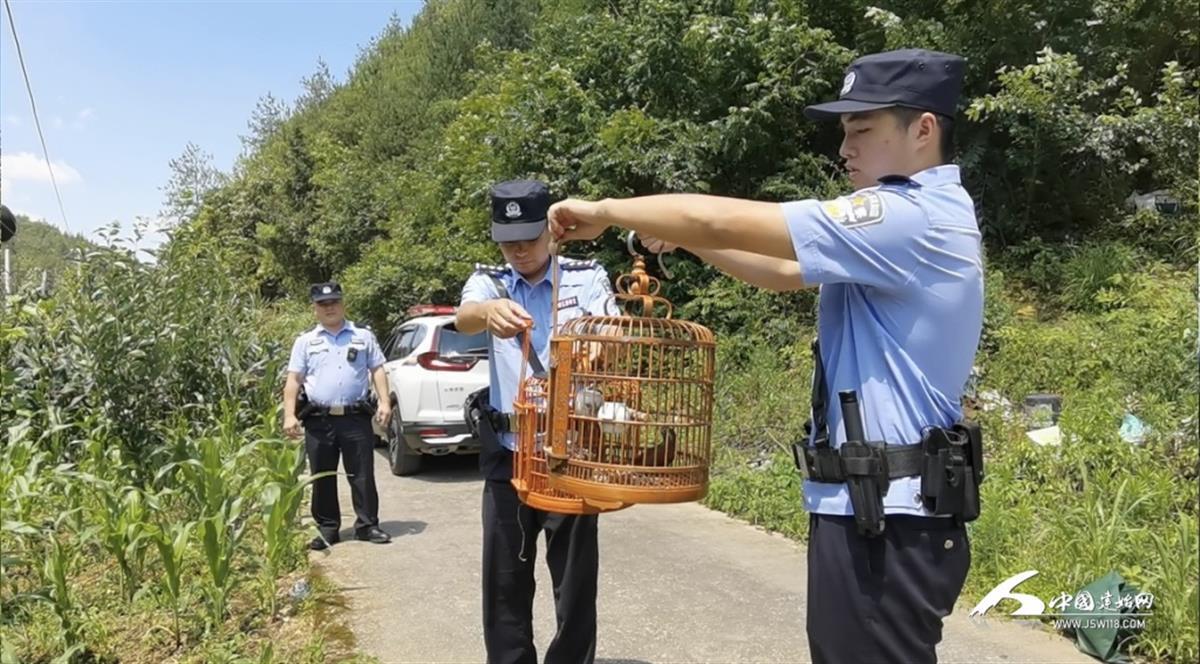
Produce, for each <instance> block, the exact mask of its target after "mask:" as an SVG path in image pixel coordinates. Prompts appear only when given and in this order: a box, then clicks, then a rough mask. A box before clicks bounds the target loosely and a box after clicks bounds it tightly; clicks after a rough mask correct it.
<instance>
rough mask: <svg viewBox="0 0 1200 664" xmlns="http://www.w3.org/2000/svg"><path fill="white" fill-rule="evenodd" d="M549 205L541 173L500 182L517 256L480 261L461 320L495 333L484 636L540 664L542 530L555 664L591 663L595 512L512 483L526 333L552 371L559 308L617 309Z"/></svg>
mask: <svg viewBox="0 0 1200 664" xmlns="http://www.w3.org/2000/svg"><path fill="white" fill-rule="evenodd" d="M549 206H550V192H549V189H548V188H547V187H546V185H545V184H543V183H541V182H538V181H533V180H516V181H509V182H501V183H499V184H497V185H495V186H494V187H493V188H492V190H491V208H492V215H491V217H492V226H491V234H492V240H494V241H495V242H497V243H498V244H499V245H500V252H501V253H502V254H503V255H504V259H505V260H506V261H507V264H506V265H504V266H502V267H501V266H486V265H480V266H477V268H476V270H475V273H474V274H472V275H471V277H470V278H469V279H468V280H467V283H466V284H465V285H464V286H463V291H462V303H461V306H460V307H459V309H458V314H457V319H456V325H457V327H458V330H459V331H460V332H462V333H464V334H475V333H477V332H481V331H483V330H487V332H488V333H489V345H488V366H489V371H490V380H489V387H488V390H487V392H486V394H487V400H486V402H485V403H482V404H480V408H479V410H481V411H482V417H481V418H480V420H479V423H478V426H479V436H480V439H481V443H482V445H481V447H482V449H481V452H480V469H481V471H482V472H483V475H484V488H483V638H484V645H485V647H486V649H487V661H488V662H489V663H490V664H535V663H536V662H537V661H538V660H537V651H536V649H535V647H534V644H533V598H534V568H533V561H534V559H535V558H536V554H537V537H538V533H539V532H542V531H545V533H546V563H547V565H548V566H549V568H550V576H551V578H552V579H553V583H554V600H555V615H556V617H557V619H558V631H557V633H556V634H555V636H554V639H553V641H551V642H550V646H549V647H548V648H547V650H546V657H545V661H546V662H547V664H580V663H586V662H592V661H593V660H594V658H595V651H596V587H597V574H598V572H599V549H598V546H597V519H596V515H584V516H572V515H564V514H555V513H550V512H544V511H541V510H536V509H533V508H531V507H528V506H526V505H523V504H522V503H521V502H520V499H519V498H518V497H517V492H516V490H515V489H514V488H513V486H512V484H511V480H512V478H513V451H514V449H515V443H516V440H515V436H514V435H513V433H512V430H511V426H510V425H511V420H512V417H513V401H514V399H515V398H516V395H517V386H518V383H519V381H520V380H521V376H520V372H521V364H522V350H521V339H522V335H525V334H528V335H531V337H532V338H531V339H530V347H531V355H530V362H529V364H530V365H531V366H530V367H529V370H530V371H531V372H533V373H544V371H545V367H547V366H549V360H550V356H549V352H550V348H549V346H550V336H551V334H552V333H553V330H551V329H550V328H551V321H552V312H553V310H554V309H555V308H557V310H558V320H559V321H560V322H565V321H567V320H570V319H572V318H576V317H579V316H589V315H592V316H601V315H617V314H618V313H619V311H618V309H617V307H616V303H615V300H614V298H613V294H612V287H611V284H610V283H609V279H608V273H607V272H606V271H605V270H604V268H603V267H601V266H600V265H598V264H597V263H595V262H594V261H590V260H568V259H559V258H558V256H557V255H552V253H551V246H550V234H549V232H548V230H547V224H546V212H547V209H548V208H549ZM556 253H557V252H555V254H556ZM552 271H557V272H558V280H559V292H558V301H557V302H555V301H552V299H553V298H552V297H551V293H552V279H553V272H552Z"/></svg>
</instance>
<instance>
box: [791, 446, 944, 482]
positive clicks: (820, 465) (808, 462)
mask: <svg viewBox="0 0 1200 664" xmlns="http://www.w3.org/2000/svg"><path fill="white" fill-rule="evenodd" d="M877 449H879V448H877ZM880 451H881V452H882V454H878V455H872V456H843V455H842V454H841V451H840V448H839V449H834V448H832V447H811V446H808V445H794V446H792V453H793V454H794V455H795V459H796V467H797V468H799V469H800V474H801V475H802V476H803V477H804V479H806V480H809V481H812V482H821V483H825V484H841V483H843V482H845V481H846V479H847V478H849V477H854V476H862V475H871V476H881V475H882V476H885V477H887V478H888V479H889V480H894V479H899V478H901V477H915V476H918V475H920V474H921V473H922V471H923V469H924V465H925V459H924V451H923V450H922V449H921V445H919V444H917V445H897V446H895V447H885V448H881V449H880ZM880 471H883V472H880Z"/></svg>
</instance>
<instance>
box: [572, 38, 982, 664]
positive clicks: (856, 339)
mask: <svg viewBox="0 0 1200 664" xmlns="http://www.w3.org/2000/svg"><path fill="white" fill-rule="evenodd" d="M963 72H964V61H963V59H962V58H960V57H958V56H954V55H948V54H945V53H937V52H931V51H924V50H915V49H911V50H901V51H892V52H888V53H878V54H874V55H869V56H865V57H862V58H859V59H857V60H855V61H854V62H853V63H851V65H850V67H849V69H848V70H847V71H846V73H845V79H844V80H843V83H842V86H841V94H840V98H839V99H838V100H836V101H832V102H829V103H824V104H818V105H815V106H810V107H808V108H807V109H806V114H807V115H808V116H809V117H810V118H812V119H814V120H828V121H839V122H840V124H841V128H842V130H843V133H844V138H843V140H842V144H841V149H840V156H841V157H842V159H844V160H845V167H846V171H847V174H848V176H849V179H850V181H851V182H852V184H853V185H854V187H855V189H856V191H854V192H853V193H850V194H847V195H845V196H840V197H838V198H834V199H831V200H826V201H820V200H801V201H793V202H788V203H783V204H779V203H768V202H756V201H746V200H736V199H730V198H719V197H713V196H695V195H667V196H649V197H642V198H633V199H627V200H603V201H598V202H591V201H582V200H566V201H563V202H561V203H558V204H556V205H555V206H554V207H553V208H551V210H550V214H549V216H550V224H551V227H552V232H553V233H554V234H555V236H556V237H558V238H560V239H592V238H595V237H597V236H599V235H600V234H601V233H602V232H603V231H604V230H605V229H606V228H608V227H609V226H619V227H624V228H628V229H632V230H634V231H637V232H638V233H639V234H640V235H642V236H643V237H644V238H646V239H645V242H646V243H647V244H648V246H650V247H651V248H652V249H654V250H670V249H672V248H673V247H674V246H682V247H684V248H685V249H687V250H689V251H691V252H692V253H694V254H695V255H697V256H698V257H700V258H701V259H703V260H705V261H706V262H708V263H710V264H712V265H714V266H716V267H718V268H719V269H721V270H723V271H724V272H726V273H728V274H730V275H732V276H734V277H736V278H739V279H741V280H743V281H746V282H748V283H750V284H754V285H758V286H761V287H764V288H768V289H771V290H777V291H789V290H798V289H801V288H805V287H810V286H820V296H819V313H818V319H819V320H818V341H817V342H815V343H814V348H813V350H814V359H815V371H814V377H813V378H814V380H813V390H812V402H813V418H812V421H811V423H810V425H809V426H808V429H809V435H808V440H807V441H805V442H803V443H800V444H797V445H796V461H797V465H798V466H799V467H800V469H801V472H802V473H803V475H804V478H805V481H804V504H805V507H806V508H807V509H808V511H809V512H810V520H809V545H808V560H809V562H808V638H809V643H810V645H811V649H812V655H813V659H814V660H815V661H817V662H905V663H913V662H934V661H936V659H937V654H936V650H935V647H936V645H937V644H938V642H939V641H940V640H941V636H942V620H943V618H944V617H945V616H947V615H949V613H950V612H951V610H952V609H953V607H954V603H955V600H956V599H957V598H958V595H959V592H960V591H961V590H962V586H963V583H964V581H965V579H966V575H967V570H968V568H969V566H970V551H969V548H968V542H967V533H966V529H965V526H964V522H966V521H970V520H972V519H974V518H976V517H977V516H978V512H979V496H978V484H979V482H980V481H981V480H982V472H983V462H982V451H981V440H980V435H979V429H978V427H977V426H975V425H973V424H972V423H970V422H968V421H966V420H963V419H962V417H963V413H962V407H961V404H960V398H961V395H962V390H963V387H964V385H965V383H966V381H967V377H968V374H969V372H970V369H971V366H972V362H973V359H974V356H975V352H976V348H977V346H978V343H979V336H980V331H981V326H982V314H983V266H982V260H981V254H980V233H979V228H978V225H977V223H976V219H975V206H974V204H973V202H972V201H971V197H970V196H969V195H968V193H967V191H966V190H965V189H964V188H963V186H962V184H961V182H960V179H959V178H960V176H959V169H958V167H957V166H955V165H953V164H952V163H950V162H951V143H952V131H953V126H954V120H953V118H954V115H955V111H956V107H957V104H958V98H959V94H960V90H961V87H962V80H963ZM650 238H656V239H650ZM830 395H836V398H831V396H830Z"/></svg>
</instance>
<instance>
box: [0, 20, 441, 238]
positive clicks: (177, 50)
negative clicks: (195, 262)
mask: <svg viewBox="0 0 1200 664" xmlns="http://www.w3.org/2000/svg"><path fill="white" fill-rule="evenodd" d="M421 4H422V3H421V2H416V1H414V2H362V1H359V2H354V1H349V2H266V1H260V2H241V1H237V2H217V1H206V2H168V1H165V0H164V1H155V2H109V1H74V2H59V1H55V0H36V1H30V0H12V12H13V19H14V22H15V23H16V27H17V36H18V37H19V38H20V40H21V48H22V51H23V52H24V55H25V64H26V66H27V68H28V71H29V77H30V81H31V83H32V84H33V93H34V98H35V99H36V101H37V105H38V115H39V116H40V118H41V121H42V129H43V131H44V133H45V135H46V143H47V146H48V147H49V150H50V159H51V162H52V163H53V164H54V167H55V171H54V172H55V177H56V178H57V179H58V184H59V189H60V191H61V192H62V197H63V205H64V207H65V208H66V214H67V221H68V222H69V230H71V231H72V232H76V233H83V234H85V235H87V236H89V237H91V236H92V233H93V231H95V230H96V229H97V228H100V227H102V226H105V225H107V224H109V223H110V222H112V221H114V220H115V221H120V222H121V225H122V227H123V228H124V229H125V234H128V233H129V229H130V227H131V225H132V222H133V221H134V219H135V218H136V217H146V218H150V219H155V218H157V216H158V212H159V210H160V209H161V208H162V198H163V196H162V191H161V187H162V186H163V185H165V184H166V182H167V180H168V179H169V177H170V171H169V168H168V162H169V161H170V160H171V159H173V158H174V157H177V156H178V155H179V154H181V153H182V152H183V149H184V147H185V146H186V145H187V143H188V142H189V141H191V142H193V143H196V144H197V145H199V146H200V147H201V148H203V149H204V150H205V151H207V152H209V153H211V154H212V155H213V157H214V164H215V165H216V166H217V167H218V168H220V169H222V170H225V171H228V170H229V169H230V168H231V167H232V165H233V163H234V159H235V158H236V157H237V155H238V153H239V152H240V151H241V147H242V146H241V141H240V139H239V137H240V136H241V135H244V134H246V133H247V129H246V122H247V120H248V119H249V118H250V113H251V111H252V110H253V109H254V105H255V103H256V102H257V101H258V99H259V98H260V97H262V96H263V95H265V94H266V93H268V92H270V93H271V94H273V95H274V96H275V97H277V98H280V99H282V100H285V101H287V102H289V103H290V102H291V101H292V100H294V99H295V98H296V96H297V95H298V94H299V92H300V79H301V78H303V77H305V76H307V75H309V74H311V73H312V72H313V71H315V70H316V68H317V60H318V58H320V59H323V60H324V61H325V62H326V63H328V65H329V69H330V71H331V72H332V73H333V74H334V76H335V78H336V79H337V80H338V81H339V82H340V81H344V80H345V78H346V72H347V71H348V70H349V69H350V67H351V66H353V64H354V62H355V60H356V59H357V57H358V55H359V53H360V52H361V49H362V47H363V46H365V45H366V44H367V43H369V41H370V40H371V38H372V37H374V36H376V35H378V34H379V33H380V32H381V31H382V30H383V28H384V27H385V26H386V25H387V22H388V19H389V18H390V17H391V16H392V15H393V14H396V15H398V16H399V17H400V18H401V20H403V22H404V23H405V24H406V25H407V24H408V23H409V22H410V21H411V18H412V16H413V15H414V14H415V13H416V12H417V11H419V10H420V8H421ZM0 30H2V32H0V41H3V42H4V44H3V45H2V46H0V159H2V163H0V181H2V182H0V187H2V191H0V198H2V199H3V201H4V204H5V205H7V206H8V207H9V208H11V209H13V210H15V211H17V212H20V213H24V214H28V215H29V216H31V217H34V218H44V219H46V220H47V221H49V222H50V223H53V224H55V225H57V226H59V227H60V228H62V227H63V219H62V215H61V214H60V213H59V211H58V204H57V202H56V201H55V198H54V191H53V189H52V187H51V185H50V178H49V174H48V173H47V168H46V163H45V160H44V158H43V156H42V149H41V145H40V143H39V141H38V137H37V133H36V130H35V128H34V123H33V114H32V112H31V110H30V106H29V99H28V96H27V95H26V92H25V83H24V80H23V78H22V76H21V69H20V65H19V63H18V59H17V52H16V49H15V47H14V46H13V39H12V34H11V31H10V29H9V21H8V16H7V14H6V13H4V12H3V11H0ZM150 244H154V242H153V240H151V242H150Z"/></svg>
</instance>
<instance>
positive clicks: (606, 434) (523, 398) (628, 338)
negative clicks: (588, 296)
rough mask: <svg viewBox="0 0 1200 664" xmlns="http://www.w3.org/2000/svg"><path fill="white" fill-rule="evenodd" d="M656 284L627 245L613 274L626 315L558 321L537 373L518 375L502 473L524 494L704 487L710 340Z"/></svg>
mask: <svg viewBox="0 0 1200 664" xmlns="http://www.w3.org/2000/svg"><path fill="white" fill-rule="evenodd" d="M659 287H660V285H659V282H658V280H657V279H654V278H653V277H650V276H649V275H648V274H647V273H646V270H645V262H644V261H643V259H642V258H641V257H640V256H636V257H635V260H634V267H633V271H632V272H631V273H630V274H627V275H622V276H621V277H619V278H618V279H617V294H616V295H615V297H616V299H617V301H618V302H619V303H620V304H621V305H622V307H623V308H624V309H625V312H626V314H628V315H626V316H584V317H581V318H576V319H573V320H570V321H568V322H566V323H565V324H564V325H563V326H562V329H561V330H558V331H557V334H554V335H552V337H551V340H550V371H549V376H540V377H531V378H527V379H526V380H524V381H522V383H521V386H520V389H519V390H518V396H517V399H516V402H515V403H514V410H515V414H516V417H515V419H516V421H517V426H516V429H517V456H516V458H515V460H514V461H515V463H514V478H513V484H514V486H515V487H516V488H517V492H518V495H520V496H521V498H522V500H523V501H525V502H526V503H527V504H529V505H530V506H532V507H535V508H538V509H545V510H548V511H555V512H565V513H572V514H591V513H597V512H603V511H610V510H614V509H620V508H622V507H627V506H629V505H631V504H636V503H678V502H689V501H694V500H699V499H701V498H703V497H704V495H705V493H707V491H708V470H709V465H710V461H711V459H712V439H711V423H712V411H713V375H714V372H715V364H716V343H715V340H714V338H713V334H712V332H711V331H710V330H708V329H707V328H705V327H703V326H701V325H698V324H696V323H691V322H688V321H679V320H673V319H672V318H671V314H672V311H673V310H672V306H671V304H670V302H668V301H667V300H666V299H664V298H662V297H661V296H659V294H658V293H659ZM526 338H528V335H526ZM528 353H529V349H528V341H527V340H526V343H525V354H526V357H528ZM522 375H524V373H522Z"/></svg>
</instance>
